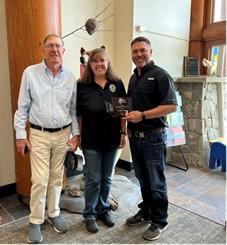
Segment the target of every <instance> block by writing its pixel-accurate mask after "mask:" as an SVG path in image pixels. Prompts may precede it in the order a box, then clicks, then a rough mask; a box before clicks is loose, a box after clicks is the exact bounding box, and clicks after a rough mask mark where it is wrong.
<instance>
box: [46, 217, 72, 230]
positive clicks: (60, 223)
mask: <svg viewBox="0 0 227 245" xmlns="http://www.w3.org/2000/svg"><path fill="white" fill-rule="evenodd" d="M47 220H48V222H49V223H50V224H52V225H53V227H54V230H55V231H56V232H57V233H64V232H66V231H68V229H69V227H68V225H67V224H66V222H65V220H64V219H63V218H62V217H61V216H60V215H59V216H57V217H54V218H50V217H48V219H47Z"/></svg>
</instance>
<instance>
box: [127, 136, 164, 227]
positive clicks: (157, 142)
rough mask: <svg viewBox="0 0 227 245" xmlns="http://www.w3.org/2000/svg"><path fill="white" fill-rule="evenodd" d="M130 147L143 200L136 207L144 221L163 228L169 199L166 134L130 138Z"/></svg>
mask: <svg viewBox="0 0 227 245" xmlns="http://www.w3.org/2000/svg"><path fill="white" fill-rule="evenodd" d="M130 148H131V154H132V161H133V166H134V170H135V175H136V177H137V178H138V180H139V183H140V188H141V194H142V198H143V202H142V203H140V204H139V206H138V207H139V208H140V209H141V211H142V214H143V215H144V217H145V218H150V219H151V220H152V223H154V224H156V225H158V226H160V227H164V226H166V225H167V224H168V222H167V217H168V196H167V185H166V178H165V174H164V170H165V165H166V133H165V132H162V133H153V134H149V135H147V136H145V137H142V138H139V137H138V138H137V137H134V136H133V137H131V138H130Z"/></svg>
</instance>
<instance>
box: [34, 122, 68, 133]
mask: <svg viewBox="0 0 227 245" xmlns="http://www.w3.org/2000/svg"><path fill="white" fill-rule="evenodd" d="M70 124H71V123H70ZM70 124H68V125H65V126H63V127H61V128H43V127H41V126H38V125H35V124H33V123H31V128H34V129H38V130H41V131H47V132H50V133H53V132H57V131H60V130H63V129H65V128H67V127H69V126H70Z"/></svg>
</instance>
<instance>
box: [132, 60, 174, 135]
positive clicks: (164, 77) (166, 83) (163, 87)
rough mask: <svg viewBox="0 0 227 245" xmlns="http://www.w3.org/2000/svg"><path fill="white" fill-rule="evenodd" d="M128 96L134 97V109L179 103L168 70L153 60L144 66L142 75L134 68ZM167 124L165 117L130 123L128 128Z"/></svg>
mask: <svg viewBox="0 0 227 245" xmlns="http://www.w3.org/2000/svg"><path fill="white" fill-rule="evenodd" d="M128 96H130V97H132V109H133V110H134V111H146V110H150V109H152V108H155V107H157V106H159V105H168V104H177V100H176V94H175V89H174V84H173V79H172V78H171V76H170V75H169V74H168V73H167V71H165V70H164V69H162V68H160V67H158V66H156V65H155V64H154V62H153V61H151V62H150V63H149V64H147V65H146V66H144V67H143V69H142V71H141V75H140V76H139V75H138V71H137V69H135V70H134V74H133V75H132V76H131V78H130V81H129V87H128ZM166 126H167V124H166V118H165V117H160V118H153V119H145V120H143V121H141V122H138V123H131V122H130V123H128V128H130V129H131V130H132V131H145V130H149V129H153V128H160V127H166Z"/></svg>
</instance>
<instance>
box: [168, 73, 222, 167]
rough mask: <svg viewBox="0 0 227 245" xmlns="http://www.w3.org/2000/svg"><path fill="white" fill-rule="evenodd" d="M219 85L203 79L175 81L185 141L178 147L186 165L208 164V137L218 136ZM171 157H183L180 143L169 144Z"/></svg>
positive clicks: (177, 158) (179, 159) (178, 158)
mask: <svg viewBox="0 0 227 245" xmlns="http://www.w3.org/2000/svg"><path fill="white" fill-rule="evenodd" d="M187 79H190V78H187ZM191 79H193V78H191ZM219 85H220V84H219ZM219 85H218V83H215V82H212V83H210V82H207V81H206V79H204V80H201V81H199V82H189V81H187V82H183V81H181V82H176V83H175V87H176V90H178V91H179V93H180V95H181V97H182V111H183V113H184V130H185V134H186V144H185V145H182V146H181V147H182V150H183V152H184V155H185V158H186V161H187V163H188V165H193V166H200V167H204V166H208V164H209V154H210V147H209V140H211V139H214V138H217V137H220V115H219V113H218V111H219V108H218V105H219V103H218V96H219V95H218V86H219ZM171 161H176V162H177V161H180V162H182V161H183V157H182V154H181V152H180V149H179V147H173V148H172V150H171Z"/></svg>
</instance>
